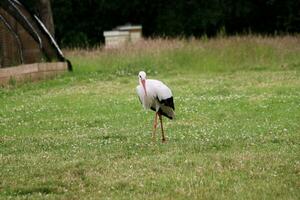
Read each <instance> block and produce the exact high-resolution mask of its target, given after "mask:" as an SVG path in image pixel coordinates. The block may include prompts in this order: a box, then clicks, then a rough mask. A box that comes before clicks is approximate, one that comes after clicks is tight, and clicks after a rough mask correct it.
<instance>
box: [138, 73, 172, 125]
mask: <svg viewBox="0 0 300 200" xmlns="http://www.w3.org/2000/svg"><path fill="white" fill-rule="evenodd" d="M146 91H147V95H145V92H144V89H143V86H141V85H138V86H137V87H136V92H137V94H138V97H139V99H140V101H141V103H142V105H143V107H144V108H145V109H152V110H154V111H155V112H158V111H159V109H162V110H163V111H164V112H165V113H166V114H167V115H168V117H169V118H171V119H172V118H174V110H173V108H172V107H168V106H166V105H164V104H163V103H161V102H162V101H163V100H166V99H170V98H172V97H173V95H172V91H171V90H170V88H168V86H166V85H165V84H164V83H162V82H161V81H158V80H152V79H147V80H146Z"/></svg>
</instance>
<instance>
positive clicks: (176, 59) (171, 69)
mask: <svg viewBox="0 0 300 200" xmlns="http://www.w3.org/2000/svg"><path fill="white" fill-rule="evenodd" d="M299 54H300V37H298V36H296V37H295V36H284V37H263V36H234V37H218V38H215V39H207V38H203V39H193V38H192V39H161V38H159V39H148V40H142V41H140V42H138V43H136V44H135V45H127V46H124V47H122V48H118V49H109V50H104V49H103V48H98V49H92V50H88V51H86V50H67V51H66V55H67V56H68V57H70V58H71V60H72V62H73V64H74V65H76V66H78V67H77V68H76V69H75V72H78V73H83V72H91V71H93V72H98V73H110V74H111V73H116V74H119V75H126V74H136V73H137V72H138V70H139V69H141V68H143V69H145V70H146V71H148V72H150V73H152V72H153V73H155V72H166V71H167V72H168V73H170V74H171V73H181V72H184V73H187V72H191V73H193V72H194V71H197V72H234V71H240V70H245V71H248V70H282V69H285V70H288V69H299V67H300V60H299Z"/></svg>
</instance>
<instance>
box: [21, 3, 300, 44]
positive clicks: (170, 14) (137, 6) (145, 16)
mask: <svg viewBox="0 0 300 200" xmlns="http://www.w3.org/2000/svg"><path fill="white" fill-rule="evenodd" d="M24 2H25V3H26V4H29V7H30V5H31V2H33V1H32V0H30V1H24ZM51 2H52V9H53V17H54V22H55V29H56V30H55V31H56V38H57V40H58V42H59V43H60V44H61V45H63V46H85V45H87V44H89V45H95V44H99V42H103V40H104V38H103V31H104V30H111V29H113V28H114V27H116V26H118V25H122V24H126V23H132V24H142V25H143V34H144V35H145V36H147V37H149V36H150V37H151V36H167V37H178V36H184V37H190V36H195V37H199V36H202V35H207V36H209V37H210V36H214V35H216V34H217V33H218V32H220V30H222V31H223V32H224V31H226V33H227V34H230V35H232V34H236V33H249V32H252V33H262V34H281V33H296V32H300V1H299V0H286V1H282V0H211V1H205V0H165V1H160V0H131V1H126V0H88V1H82V0H55V1H53V0H52V1H51ZM31 7H32V6H31Z"/></svg>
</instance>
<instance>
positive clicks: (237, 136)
mask: <svg viewBox="0 0 300 200" xmlns="http://www.w3.org/2000/svg"><path fill="white" fill-rule="evenodd" d="M299 47H300V39H299V37H298V36H294V37H291V36H286V37H276V38H262V37H258V36H257V37H254V36H251V37H250V36H249V37H232V38H217V39H212V40H204V39H203V40H189V41H185V40H154V41H145V42H142V43H141V44H137V45H135V46H133V47H132V46H129V47H127V48H121V49H118V50H101V49H96V50H93V51H85V50H72V51H65V52H66V54H67V56H68V57H69V58H70V59H71V61H72V63H73V65H74V72H73V73H69V74H66V75H64V76H60V77H57V78H56V79H53V80H48V81H44V82H39V83H27V84H24V85H13V86H10V87H7V88H2V89H0V107H1V109H0V199H299V198H300V189H299V188H300V181H299V180H300V153H299V152H300V73H299V72H300V71H299V67H300V48H299ZM142 69H144V70H146V71H147V72H148V74H149V75H148V76H149V78H156V79H161V80H163V81H164V82H165V83H166V84H167V85H169V86H170V87H171V89H172V90H173V93H174V96H175V107H176V120H174V121H170V120H167V119H164V122H165V129H166V135H167V138H168V142H167V143H166V144H162V143H161V142H160V141H159V137H158V138H157V142H155V143H153V142H152V141H151V131H152V122H153V118H154V113H153V112H151V111H148V112H145V111H144V110H143V109H142V107H141V105H140V104H139V102H138V99H137V97H136V94H135V87H136V85H137V72H138V71H139V70H142ZM158 133H159V132H158ZM158 136H159V134H158Z"/></svg>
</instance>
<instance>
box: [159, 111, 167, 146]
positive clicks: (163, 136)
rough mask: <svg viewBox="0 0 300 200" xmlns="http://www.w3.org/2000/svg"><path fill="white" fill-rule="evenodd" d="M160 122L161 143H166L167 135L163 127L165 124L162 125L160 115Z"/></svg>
mask: <svg viewBox="0 0 300 200" xmlns="http://www.w3.org/2000/svg"><path fill="white" fill-rule="evenodd" d="M158 116H159V120H160V127H161V137H162V138H161V141H162V142H165V141H166V138H165V133H164V127H163V123H162V116H161V115H160V114H159V115H158Z"/></svg>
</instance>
